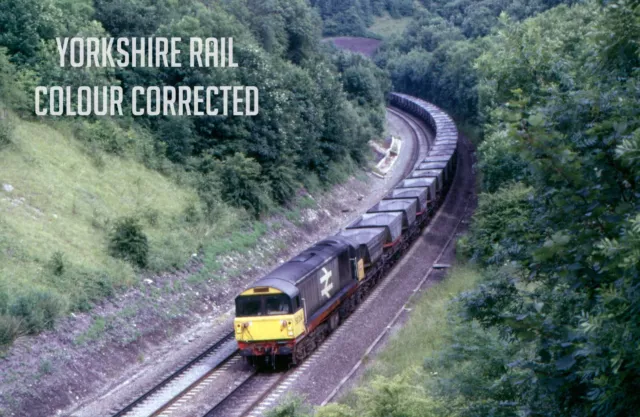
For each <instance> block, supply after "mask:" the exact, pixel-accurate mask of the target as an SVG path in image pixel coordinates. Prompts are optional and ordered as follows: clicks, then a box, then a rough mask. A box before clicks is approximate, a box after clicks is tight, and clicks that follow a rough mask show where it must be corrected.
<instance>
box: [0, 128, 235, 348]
mask: <svg viewBox="0 0 640 417" xmlns="http://www.w3.org/2000/svg"><path fill="white" fill-rule="evenodd" d="M0 167H2V168H1V169H0V345H2V344H3V343H6V342H8V341H10V340H11V339H12V337H14V336H15V335H18V334H21V333H24V332H30V333H33V332H37V331H39V330H41V329H42V328H47V327H51V326H52V324H53V321H54V320H55V317H57V316H59V315H62V314H65V313H66V312H68V311H70V310H83V309H88V308H90V303H91V302H92V301H94V300H96V299H99V298H101V297H104V296H107V295H110V294H112V293H113V291H115V290H117V289H118V288H122V287H127V286H131V285H135V284H136V282H137V279H136V271H135V269H134V267H132V266H131V265H130V264H129V263H126V262H124V261H122V260H119V259H116V258H114V257H112V256H110V255H109V251H108V248H107V247H108V238H109V235H110V233H111V231H112V228H113V224H114V222H115V221H116V220H117V219H119V218H122V217H135V218H137V219H139V222H140V224H141V226H142V229H143V231H144V234H145V235H146V237H147V240H148V269H149V270H151V271H159V270H166V269H170V268H172V267H181V266H183V265H184V263H185V261H186V260H188V259H189V257H190V255H191V254H192V253H194V252H196V251H197V250H198V248H199V246H200V245H201V244H202V240H203V238H204V236H205V234H206V232H207V230H205V227H204V226H203V224H202V222H197V221H196V222H194V221H193V219H192V218H191V217H193V210H194V207H197V206H198V205H199V200H198V195H197V193H196V192H195V190H194V189H191V188H190V187H188V186H185V185H178V184H176V183H175V182H174V181H172V180H171V179H169V178H167V177H165V176H163V175H161V174H160V173H158V172H157V171H154V170H151V169H148V168H146V167H144V166H143V165H142V164H140V163H138V162H136V161H135V160H133V159H132V158H126V157H119V156H114V155H109V154H107V153H103V152H101V151H94V152H89V151H88V150H87V148H86V147H83V146H82V145H81V143H80V141H78V140H76V139H75V138H74V137H73V135H72V134H70V133H67V132H65V129H64V128H62V129H60V130H58V129H54V128H52V127H51V126H50V125H47V124H43V123H36V122H29V121H23V120H19V119H17V118H16V119H15V120H13V131H12V133H11V143H10V144H8V145H7V146H4V147H3V148H2V149H1V150H0ZM228 217H229V216H224V218H223V219H221V222H225V223H226V226H227V227H226V228H223V229H228V228H229V223H233V219H229V218H228Z"/></svg>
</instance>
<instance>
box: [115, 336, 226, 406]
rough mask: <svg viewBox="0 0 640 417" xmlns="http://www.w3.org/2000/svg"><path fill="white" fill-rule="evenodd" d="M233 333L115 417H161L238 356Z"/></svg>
mask: <svg viewBox="0 0 640 417" xmlns="http://www.w3.org/2000/svg"><path fill="white" fill-rule="evenodd" d="M237 351H238V347H237V344H236V341H235V338H234V334H233V331H231V332H229V333H227V334H226V335H225V336H223V337H222V338H221V339H219V340H218V341H217V342H215V343H214V344H213V345H211V346H210V347H209V348H208V349H206V350H205V351H204V352H202V353H201V354H200V355H198V356H196V357H195V358H193V359H191V360H190V361H188V362H187V363H186V364H185V365H183V366H182V367H180V368H179V369H178V370H176V371H175V372H173V373H172V374H171V375H169V376H167V377H166V378H164V379H163V380H162V381H160V382H159V383H158V384H156V385H155V386H154V387H153V388H151V389H150V390H149V391H147V392H146V393H144V394H143V395H141V396H140V397H138V398H136V399H135V400H134V401H133V402H131V403H130V404H128V405H127V406H126V407H124V408H122V409H121V410H119V411H118V412H116V413H115V414H113V417H149V416H160V415H162V413H163V412H165V414H166V411H167V410H168V409H170V407H171V406H172V405H173V404H175V403H176V402H177V401H178V400H179V399H180V398H183V397H185V396H186V395H187V394H188V393H189V392H192V391H193V390H195V389H196V388H197V387H198V386H200V385H202V384H203V383H205V382H206V381H210V380H211V379H210V378H211V377H212V375H214V373H215V371H216V370H218V369H220V368H222V367H223V366H224V364H225V363H227V362H228V361H230V360H231V359H232V358H233V357H234V356H237Z"/></svg>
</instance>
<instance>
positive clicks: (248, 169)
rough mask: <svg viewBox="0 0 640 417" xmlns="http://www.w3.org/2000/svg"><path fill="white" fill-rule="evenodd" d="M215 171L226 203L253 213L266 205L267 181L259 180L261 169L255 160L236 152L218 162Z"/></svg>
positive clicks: (255, 213) (267, 200)
mask: <svg viewBox="0 0 640 417" xmlns="http://www.w3.org/2000/svg"><path fill="white" fill-rule="evenodd" d="M216 172H217V174H218V178H219V181H220V187H221V190H222V193H223V195H224V198H225V201H226V202H227V203H229V204H231V205H233V206H236V207H243V208H245V209H247V210H248V211H249V212H251V213H253V214H254V215H258V214H259V213H260V212H262V211H265V209H266V207H268V205H269V199H268V198H269V197H268V196H269V188H268V187H269V183H266V184H265V182H264V181H261V177H262V170H261V168H260V165H259V164H258V163H257V162H256V161H255V160H253V159H251V158H247V157H245V156H244V155H242V154H241V153H236V154H235V155H234V156H232V157H228V158H226V159H225V160H224V161H222V162H221V163H219V164H218V165H217V166H216Z"/></svg>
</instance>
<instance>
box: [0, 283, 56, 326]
mask: <svg viewBox="0 0 640 417" xmlns="http://www.w3.org/2000/svg"><path fill="white" fill-rule="evenodd" d="M66 311H67V301H66V299H65V298H63V297H62V296H60V295H58V294H57V293H55V292H52V291H42V290H32V291H30V292H28V293H26V294H23V295H21V296H19V297H17V298H16V300H15V301H14V302H13V304H12V305H11V306H10V307H9V313H10V314H11V316H13V317H17V318H19V319H22V320H23V321H24V328H25V329H26V331H27V332H28V333H30V334H36V333H38V332H40V331H42V330H44V329H51V328H53V324H54V323H55V320H56V319H57V318H58V317H59V316H61V315H62V314H64V313H66ZM6 323H9V324H10V322H9V321H6Z"/></svg>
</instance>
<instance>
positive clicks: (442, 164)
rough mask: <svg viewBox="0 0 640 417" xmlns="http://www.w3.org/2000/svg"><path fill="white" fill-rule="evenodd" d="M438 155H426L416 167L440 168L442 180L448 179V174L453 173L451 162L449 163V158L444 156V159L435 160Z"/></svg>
mask: <svg viewBox="0 0 640 417" xmlns="http://www.w3.org/2000/svg"><path fill="white" fill-rule="evenodd" d="M436 158H440V157H438V156H434V157H427V158H426V159H425V160H424V161H423V162H422V163H421V164H420V165H418V169H442V170H444V180H445V182H446V181H449V179H450V176H451V175H452V174H453V164H451V163H449V161H450V159H451V158H444V159H446V160H445V161H437V160H435V159H436Z"/></svg>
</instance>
